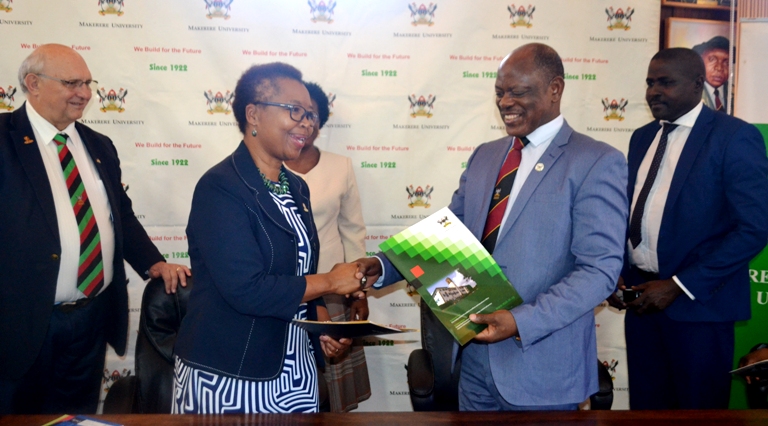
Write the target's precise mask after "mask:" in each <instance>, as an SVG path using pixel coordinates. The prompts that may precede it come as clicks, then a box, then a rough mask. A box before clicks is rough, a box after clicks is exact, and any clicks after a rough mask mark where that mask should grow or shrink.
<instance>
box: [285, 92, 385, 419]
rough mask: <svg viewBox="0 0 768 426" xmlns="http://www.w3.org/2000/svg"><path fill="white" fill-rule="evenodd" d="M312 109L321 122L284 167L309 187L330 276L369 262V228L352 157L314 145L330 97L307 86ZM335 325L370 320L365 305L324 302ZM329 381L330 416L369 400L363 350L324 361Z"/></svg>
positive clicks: (323, 263)
mask: <svg viewBox="0 0 768 426" xmlns="http://www.w3.org/2000/svg"><path fill="white" fill-rule="evenodd" d="M306 86H307V90H308V91H309V96H310V98H311V100H312V106H313V107H314V109H315V111H317V112H318V115H319V120H318V121H317V122H316V123H315V130H314V131H313V132H312V135H311V136H310V137H309V139H308V140H307V141H306V144H305V145H304V147H303V148H302V150H301V154H300V155H299V158H297V159H295V160H291V161H286V162H285V165H286V166H287V167H288V168H289V169H290V170H291V171H293V172H294V173H296V174H298V175H299V176H301V177H302V178H303V179H304V180H305V181H306V182H307V184H308V185H309V191H310V201H311V202H312V212H313V214H314V218H315V226H316V227H317V230H318V236H319V239H320V260H319V262H318V268H317V271H318V272H319V273H322V272H327V271H329V270H330V269H331V267H333V265H335V264H336V263H342V262H350V261H353V260H355V259H359V258H361V257H364V256H365V223H364V222H363V212H362V207H361V205H360V194H359V192H358V190H357V182H356V180H355V173H354V170H353V169H352V161H351V160H350V159H349V157H344V156H342V155H338V154H334V153H331V152H327V151H320V149H319V148H317V147H316V146H315V145H314V141H315V139H316V138H317V135H318V134H319V132H320V129H321V128H322V127H323V125H324V124H325V122H326V121H328V116H329V109H328V97H327V96H326V95H325V93H324V92H323V89H322V88H320V86H318V85H317V84H315V83H306ZM323 299H324V300H325V303H326V306H327V307H328V313H329V314H330V316H331V319H332V320H333V321H354V320H365V319H367V318H368V302H367V301H366V300H365V299H361V300H360V299H355V300H353V299H352V298H349V299H346V298H345V297H344V296H338V297H336V296H334V295H328V296H324V297H323ZM324 374H325V379H326V381H327V382H328V393H329V396H330V401H331V411H334V412H346V411H350V410H353V409H355V408H357V404H358V402H361V401H364V400H366V399H368V398H369V397H370V396H371V385H370V382H369V380H368V367H367V365H366V362H365V353H364V351H363V347H362V346H356V345H352V346H351V347H350V348H349V349H348V350H347V351H346V353H344V354H341V355H339V356H337V357H334V358H333V359H326V367H325V372H324Z"/></svg>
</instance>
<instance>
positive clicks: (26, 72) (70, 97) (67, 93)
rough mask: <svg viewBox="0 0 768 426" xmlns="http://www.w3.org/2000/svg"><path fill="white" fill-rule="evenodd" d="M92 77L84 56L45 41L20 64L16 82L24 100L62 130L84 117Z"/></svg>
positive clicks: (90, 94) (89, 98) (89, 95)
mask: <svg viewBox="0 0 768 426" xmlns="http://www.w3.org/2000/svg"><path fill="white" fill-rule="evenodd" d="M90 80H91V72H90V70H88V65H86V63H85V60H83V57H82V56H80V54H79V53H77V52H75V51H74V50H72V49H71V48H69V47H67V46H63V45H61V44H45V45H43V46H40V47H38V48H37V49H35V50H34V51H33V52H32V53H31V54H30V55H29V56H28V57H27V58H26V59H25V60H24V62H22V64H21V67H19V83H20V84H21V89H22V91H24V93H26V94H27V102H29V104H30V105H31V106H32V108H34V109H35V111H37V113H38V114H40V115H41V116H42V117H43V118H45V119H46V120H47V121H48V122H50V123H51V124H53V125H54V126H55V127H56V128H57V129H59V130H63V129H64V128H65V127H67V126H68V125H70V124H72V123H73V122H75V121H76V120H78V119H80V117H82V116H83V110H85V107H86V106H87V105H88V101H90V100H91V96H92V93H91V88H90V87H89V86H88V85H87V84H81V85H80V86H79V87H77V84H75V85H74V86H75V87H72V86H73V85H72V84H71V82H76V81H80V82H86V81H90Z"/></svg>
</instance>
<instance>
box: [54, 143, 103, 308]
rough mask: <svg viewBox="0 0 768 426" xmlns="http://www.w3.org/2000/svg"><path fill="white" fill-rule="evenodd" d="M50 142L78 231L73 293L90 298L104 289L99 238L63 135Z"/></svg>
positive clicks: (97, 229)
mask: <svg viewBox="0 0 768 426" xmlns="http://www.w3.org/2000/svg"><path fill="white" fill-rule="evenodd" d="M53 141H54V142H55V143H56V149H57V151H58V153H59V161H60V162H61V169H62V171H63V172H64V180H66V182H67V190H68V191H69V199H70V201H71V203H72V209H73V210H74V212H75V219H76V220H77V227H78V229H79V231H80V262H79V264H78V268H77V289H78V290H80V291H81V292H83V294H85V295H86V297H94V296H96V295H97V294H99V290H100V289H101V288H102V287H104V262H103V260H102V257H101V237H100V236H99V226H98V225H97V224H96V217H95V216H94V215H93V208H91V202H90V201H89V200H88V194H87V193H86V192H85V185H84V184H83V180H82V179H81V178H80V172H79V171H78V170H77V164H75V159H74V158H73V157H72V153H71V152H69V149H68V148H67V135H66V134H65V133H59V134H57V135H56V136H55V137H54V138H53Z"/></svg>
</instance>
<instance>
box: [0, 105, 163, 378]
mask: <svg viewBox="0 0 768 426" xmlns="http://www.w3.org/2000/svg"><path fill="white" fill-rule="evenodd" d="M75 128H76V129H77V132H78V133H79V135H80V138H81V139H82V141H83V144H84V145H85V147H86V149H87V151H88V153H89V155H90V156H91V159H92V160H93V163H94V165H95V167H96V170H97V172H98V175H99V178H101V180H102V181H103V183H104V188H105V189H106V192H107V198H108V199H109V203H110V206H111V208H112V220H113V224H114V229H115V257H114V265H113V268H114V276H113V278H112V283H111V284H110V285H109V287H108V288H107V289H106V290H104V292H103V293H102V294H100V295H99V297H100V298H102V297H106V298H110V299H111V301H110V302H109V304H110V306H111V307H110V309H109V310H108V311H109V315H110V317H109V318H107V319H106V321H107V341H108V342H109V344H110V345H112V347H113V348H114V349H115V352H117V353H118V354H119V355H123V354H124V353H125V347H126V341H127V337H128V293H127V289H126V278H125V266H124V263H123V260H124V259H125V260H126V261H128V263H130V264H131V266H132V267H133V268H134V269H135V270H136V271H138V272H139V273H140V274H141V275H142V276H143V277H144V278H145V279H146V278H148V277H147V276H146V274H145V272H146V271H147V270H148V269H149V268H150V267H151V266H152V265H154V264H155V263H157V262H160V261H163V260H164V258H163V256H162V255H161V254H160V252H159V251H158V250H157V248H155V245H154V244H153V243H152V241H151V240H150V239H149V236H148V235H147V233H146V231H144V228H143V227H142V226H141V224H140V223H139V221H138V220H137V219H136V216H135V215H134V213H133V208H132V206H131V200H130V199H129V198H128V196H127V195H126V193H125V191H124V190H123V186H122V183H121V179H120V177H121V172H120V160H119V159H118V156H117V150H116V149H115V146H114V145H113V143H112V141H111V140H110V139H109V138H108V137H106V136H104V135H102V134H100V133H97V132H95V131H93V130H91V129H90V128H88V127H87V126H84V125H82V124H80V123H76V124H75ZM37 143H38V141H36V140H35V133H34V132H33V131H32V126H31V124H30V123H29V118H28V117H27V111H26V104H25V105H23V106H22V107H21V108H19V109H18V110H16V111H14V112H13V113H6V114H0V200H2V202H0V348H2V349H0V377H3V378H10V379H16V378H19V377H21V376H22V375H23V374H24V373H26V372H27V370H29V368H30V367H31V366H32V363H33V362H34V361H35V358H36V357H37V354H38V353H39V351H40V348H41V346H42V344H43V340H44V339H45V335H46V332H47V331H48V324H49V322H50V318H51V313H52V311H53V303H54V299H55V295H56V281H57V279H58V274H59V258H60V257H61V243H60V241H59V225H58V220H57V218H56V208H55V207H54V202H53V193H52V192H51V187H50V184H49V183H48V175H47V173H46V171H45V165H44V164H43V158H42V157H41V156H40V149H39V148H38V147H37Z"/></svg>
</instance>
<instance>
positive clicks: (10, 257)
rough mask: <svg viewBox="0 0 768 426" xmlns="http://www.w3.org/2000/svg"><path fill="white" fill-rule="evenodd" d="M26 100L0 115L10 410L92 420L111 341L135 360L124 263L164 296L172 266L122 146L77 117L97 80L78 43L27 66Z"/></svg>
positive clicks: (46, 52)
mask: <svg viewBox="0 0 768 426" xmlns="http://www.w3.org/2000/svg"><path fill="white" fill-rule="evenodd" d="M19 82H20V85H21V88H22V91H23V92H24V93H25V94H26V96H27V102H26V103H25V104H24V105H23V106H22V107H21V108H19V109H18V110H16V111H14V112H12V113H6V114H0V199H2V200H3V202H2V203H0V348H2V350H0V414H11V413H63V412H73V413H94V412H96V407H97V404H98V400H99V392H100V385H101V378H102V372H103V371H104V356H105V352H106V345H107V343H109V344H110V345H111V346H112V347H113V348H114V349H115V351H116V352H117V353H118V354H119V355H122V354H124V353H125V349H126V340H127V336H128V329H127V327H128V294H127V290H126V275H125V267H124V263H123V260H126V261H128V263H129V264H130V265H131V266H132V267H133V268H134V269H135V270H136V271H137V272H138V273H139V274H140V275H141V276H142V277H144V278H145V279H146V278H159V277H162V278H163V279H164V280H165V283H166V289H167V290H168V291H169V292H171V291H175V289H176V286H177V284H178V283H181V284H182V285H186V277H187V276H188V275H189V274H190V272H189V269H188V268H187V267H185V266H182V265H174V264H169V263H166V262H165V260H164V258H163V256H162V255H161V254H160V252H159V251H158V250H157V248H156V247H155V246H154V244H153V243H152V241H151V240H150V238H149V236H148V235H147V233H146V231H144V228H143V227H142V226H141V224H140V223H139V222H138V220H137V219H136V217H135V215H134V213H133V209H132V207H131V200H130V199H129V198H128V196H127V195H126V193H125V191H123V188H122V184H121V179H120V176H121V172H120V162H119V159H118V157H117V151H116V150H115V146H114V145H113V143H112V141H111V140H110V139H109V138H107V137H106V136H104V135H102V134H99V133H97V132H95V131H93V130H91V129H90V128H88V127H87V126H84V125H82V124H81V123H78V122H76V120H78V119H80V118H81V117H82V115H83V111H84V110H85V108H86V106H87V105H88V102H89V101H90V100H91V96H92V93H93V92H92V91H93V89H94V87H95V86H96V84H97V82H96V81H94V80H93V79H92V77H91V73H90V71H89V70H88V66H87V65H86V63H85V61H84V60H83V58H82V57H81V56H80V55H79V54H78V53H77V52H75V51H74V50H72V49H70V48H69V47H66V46H62V45H58V44H47V45H43V46H40V47H39V48H37V49H36V50H35V51H34V52H32V54H30V55H29V56H28V57H27V58H26V59H25V60H24V62H23V63H22V64H21V67H20V68H19Z"/></svg>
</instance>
